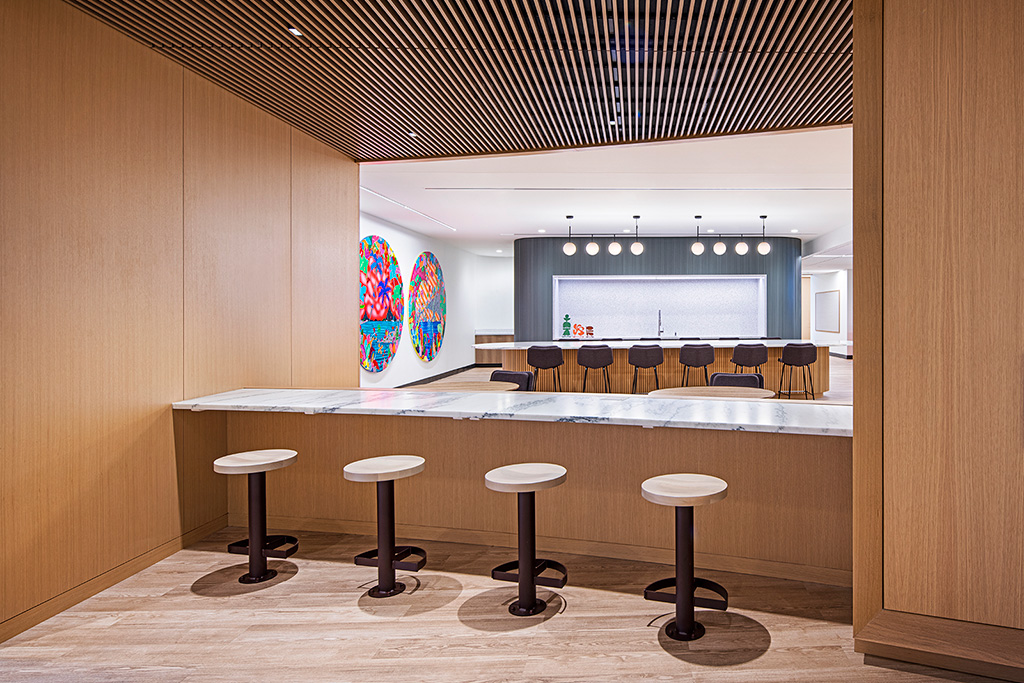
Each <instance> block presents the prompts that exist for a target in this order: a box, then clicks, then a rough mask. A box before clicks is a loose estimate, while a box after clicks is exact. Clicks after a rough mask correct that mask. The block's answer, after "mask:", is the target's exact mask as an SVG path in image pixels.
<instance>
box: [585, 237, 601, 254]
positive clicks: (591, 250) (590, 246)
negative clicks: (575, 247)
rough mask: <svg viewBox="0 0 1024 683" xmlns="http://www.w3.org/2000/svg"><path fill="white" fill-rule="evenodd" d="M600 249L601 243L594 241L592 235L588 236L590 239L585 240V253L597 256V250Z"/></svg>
mask: <svg viewBox="0 0 1024 683" xmlns="http://www.w3.org/2000/svg"><path fill="white" fill-rule="evenodd" d="M599 251H601V245H600V244H598V243H597V242H595V241H594V236H593V235H591V236H590V241H589V242H587V254H589V255H590V256H597V252H599Z"/></svg>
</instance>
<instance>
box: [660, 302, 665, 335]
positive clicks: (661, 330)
mask: <svg viewBox="0 0 1024 683" xmlns="http://www.w3.org/2000/svg"><path fill="white" fill-rule="evenodd" d="M664 333H665V328H664V327H662V325H661V309H660V308H659V309H658V337H661V335H663V334H664Z"/></svg>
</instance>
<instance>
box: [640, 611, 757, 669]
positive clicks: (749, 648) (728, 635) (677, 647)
mask: <svg viewBox="0 0 1024 683" xmlns="http://www.w3.org/2000/svg"><path fill="white" fill-rule="evenodd" d="M674 618H675V615H674V613H673V614H668V615H666V616H665V618H664V619H660V620H658V621H659V624H660V627H659V630H658V644H659V645H661V648H662V649H663V650H664V651H665V652H667V653H669V654H670V655H672V656H673V657H675V658H676V659H679V660H682V661H684V662H687V663H688V664H698V665H701V666H735V665H737V664H744V663H746V662H750V661H753V660H755V659H757V658H758V657H760V656H761V655H763V654H764V653H765V652H767V651H768V648H769V647H771V644H772V636H771V634H770V633H768V629H766V628H765V627H764V626H762V625H761V624H760V623H759V622H757V621H755V620H753V619H751V618H750V617H747V616H744V615H742V614H738V613H736V612H715V611H698V612H697V621H698V622H700V623H701V624H703V625H704V629H705V634H704V637H703V638H700V639H699V640H692V641H689V642H684V641H679V640H672V639H671V638H669V637H668V635H667V634H666V633H665V626H667V625H668V624H669V623H671V622H672V620H673V619H674Z"/></svg>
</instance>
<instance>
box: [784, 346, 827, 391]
mask: <svg viewBox="0 0 1024 683" xmlns="http://www.w3.org/2000/svg"><path fill="white" fill-rule="evenodd" d="M817 360H818V347H817V346H815V345H814V344H808V343H804V344H786V345H785V346H784V347H782V357H781V358H779V362H780V363H782V372H781V373H779V396H782V395H783V394H786V396H789V397H790V398H792V397H793V368H800V374H801V375H802V376H803V380H804V389H803V393H804V398H810V399H811V400H812V401H813V400H814V377H813V376H812V375H811V365H812V364H813V363H814V362H815V361H817ZM787 367H788V368H789V391H783V390H782V379H783V378H784V377H785V376H786V368H787ZM808 378H809V381H810V385H811V391H810V393H808V391H807V383H808Z"/></svg>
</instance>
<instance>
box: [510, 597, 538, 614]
mask: <svg viewBox="0 0 1024 683" xmlns="http://www.w3.org/2000/svg"><path fill="white" fill-rule="evenodd" d="M547 606H548V603H546V602H544V601H543V600H541V599H540V598H537V600H536V601H535V602H534V603H533V605H532V606H530V607H523V606H522V605H520V604H519V601H518V600H516V601H515V602H513V603H512V604H511V605H509V606H508V613H509V614H511V615H513V616H516V617H532V616H533V615H534V614H540V613H541V612H543V611H544V610H545V609H547Z"/></svg>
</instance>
